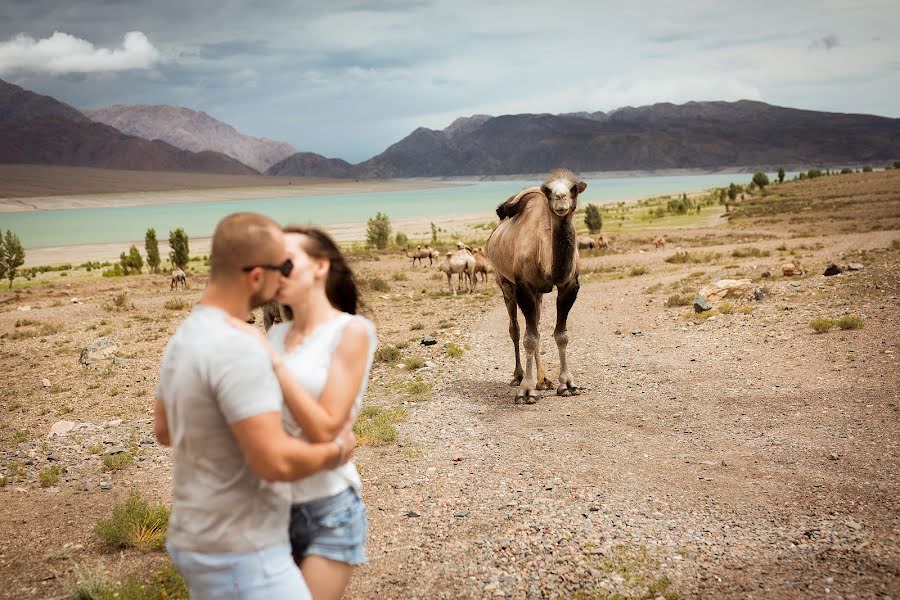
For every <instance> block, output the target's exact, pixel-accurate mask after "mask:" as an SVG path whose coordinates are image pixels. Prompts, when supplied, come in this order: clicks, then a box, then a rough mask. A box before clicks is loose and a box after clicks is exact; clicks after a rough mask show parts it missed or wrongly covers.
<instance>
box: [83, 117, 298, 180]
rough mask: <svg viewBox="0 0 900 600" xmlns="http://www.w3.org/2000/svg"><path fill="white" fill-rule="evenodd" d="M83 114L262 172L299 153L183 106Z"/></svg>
mask: <svg viewBox="0 0 900 600" xmlns="http://www.w3.org/2000/svg"><path fill="white" fill-rule="evenodd" d="M82 112H83V113H84V114H85V115H87V116H88V117H89V118H91V119H92V120H94V121H97V122H99V123H106V124H107V125H111V126H112V127H115V128H116V129H118V130H119V131H121V132H122V133H127V134H129V135H136V136H138V137H142V138H145V139H148V140H162V141H164V142H168V143H169V144H172V145H173V146H175V147H177V148H181V149H182V150H190V151H191V152H202V151H204V150H212V151H214V152H221V153H222V154H227V155H228V156H230V157H232V158H235V159H237V160H239V161H241V162H242V163H244V164H245V165H249V166H251V167H253V168H254V169H256V170H257V171H260V172H262V171H265V170H266V169H268V168H269V167H271V166H272V165H273V164H275V163H277V162H279V161H280V160H282V159H284V158H287V157H288V156H291V155H293V154H295V153H296V152H297V150H296V148H294V147H293V146H291V145H290V144H288V143H286V142H279V141H277V140H270V139H266V138H256V137H251V136H249V135H244V134H242V133H240V132H239V131H238V130H237V129H235V128H234V127H232V126H231V125H228V124H227V123H223V122H222V121H219V120H217V119H214V118H212V117H210V116H209V115H208V114H206V113H205V112H199V111H196V110H191V109H189V108H184V107H182V106H168V105H142V104H138V105H126V104H116V105H113V106H108V107H106V108H101V109H97V110H88V109H85V110H82Z"/></svg>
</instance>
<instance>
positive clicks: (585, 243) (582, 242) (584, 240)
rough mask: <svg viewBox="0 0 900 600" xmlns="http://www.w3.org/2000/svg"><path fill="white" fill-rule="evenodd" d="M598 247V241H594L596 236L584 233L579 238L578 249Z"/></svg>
mask: <svg viewBox="0 0 900 600" xmlns="http://www.w3.org/2000/svg"><path fill="white" fill-rule="evenodd" d="M596 247H597V242H596V241H594V238H589V237H587V236H586V235H582V236H580V237H579V238H578V249H579V250H593V249H594V248H596Z"/></svg>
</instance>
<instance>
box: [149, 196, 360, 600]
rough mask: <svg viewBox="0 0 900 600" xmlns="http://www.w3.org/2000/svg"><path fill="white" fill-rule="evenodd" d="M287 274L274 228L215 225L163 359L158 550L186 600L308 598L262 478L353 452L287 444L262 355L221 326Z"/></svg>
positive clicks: (346, 445)
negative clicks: (162, 549) (164, 479)
mask: <svg viewBox="0 0 900 600" xmlns="http://www.w3.org/2000/svg"><path fill="white" fill-rule="evenodd" d="M292 267H293V265H292V263H291V261H290V259H289V258H287V253H286V251H285V248H284V239H283V235H282V233H281V229H280V228H279V227H278V225H277V224H276V223H274V222H273V221H271V220H270V219H268V218H266V217H263V216H262V215H256V214H252V213H238V214H233V215H230V216H228V217H225V218H224V219H222V221H221V222H219V224H218V226H217V227H216V231H215V233H214V234H213V241H212V250H211V253H210V258H209V284H208V285H207V287H206V290H205V291H204V293H203V297H202V299H201V301H200V304H199V305H198V306H197V307H196V308H195V309H194V310H193V311H192V312H191V314H190V316H188V318H187V319H185V321H184V323H182V324H181V326H180V327H179V328H178V331H176V332H175V335H174V336H172V339H171V340H170V341H169V344H168V345H167V346H166V350H165V352H164V354H163V360H162V365H161V367H160V374H159V386H158V387H157V394H156V406H155V430H156V437H157V439H158V440H159V442H160V443H161V444H164V445H171V446H172V454H173V462H174V471H175V474H174V484H173V496H174V499H173V506H172V515H171V517H170V519H169V531H168V539H167V543H166V548H167V549H168V551H169V553H170V554H171V555H172V559H173V560H174V562H175V565H176V566H177V567H178V569H179V570H180V571H181V573H182V574H183V575H184V577H185V580H186V581H187V583H188V587H189V588H190V596H191V598H192V599H193V600H204V599H207V598H208V599H216V600H220V599H236V600H237V599H241V600H243V599H251V598H253V599H256V598H272V599H279V600H280V599H281V598H285V599H287V598H290V599H291V600H296V599H298V598H309V597H310V596H309V591H308V589H307V587H306V584H305V583H304V581H303V578H302V576H301V574H300V571H299V569H298V568H297V566H296V565H295V564H294V561H293V559H292V557H291V547H290V544H289V542H288V519H289V513H290V497H289V496H288V495H287V494H286V493H283V492H282V491H281V488H280V486H279V485H278V484H272V483H269V482H272V481H291V480H294V479H299V478H301V477H305V476H306V475H309V474H311V473H314V472H316V471H318V470H321V469H323V468H333V467H335V466H337V465H339V464H342V463H343V462H346V461H347V460H349V458H350V455H351V454H352V451H353V448H354V446H355V440H354V439H353V434H352V433H351V432H349V430H348V431H345V432H344V433H343V434H342V435H341V436H339V437H338V438H337V439H336V440H335V441H334V442H328V443H325V444H310V443H307V442H304V441H301V440H299V439H296V438H293V437H290V436H289V435H288V434H287V433H286V432H285V431H284V428H283V426H282V422H281V405H282V402H283V400H282V396H281V388H280V386H279V384H278V379H277V378H276V377H275V374H274V373H273V371H272V366H271V361H270V359H269V356H268V354H267V352H266V350H265V349H264V348H263V346H262V345H261V344H260V343H259V342H258V341H257V340H254V339H253V337H252V335H251V334H250V333H248V332H245V331H240V330H239V329H238V328H236V327H232V326H231V325H229V324H228V319H229V317H235V318H237V319H241V320H242V319H244V318H245V317H246V316H247V313H248V312H249V311H250V310H251V309H252V308H254V307H257V306H261V305H263V304H265V303H266V302H269V301H270V300H272V299H273V298H274V297H275V294H276V293H277V291H278V288H279V286H280V284H281V278H282V276H287V275H288V274H289V273H290V271H291V269H292Z"/></svg>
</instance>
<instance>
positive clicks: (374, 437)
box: [353, 406, 406, 446]
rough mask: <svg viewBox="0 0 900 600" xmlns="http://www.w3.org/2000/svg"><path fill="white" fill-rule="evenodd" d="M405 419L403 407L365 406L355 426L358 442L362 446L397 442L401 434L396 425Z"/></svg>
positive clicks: (354, 430) (354, 431)
mask: <svg viewBox="0 0 900 600" xmlns="http://www.w3.org/2000/svg"><path fill="white" fill-rule="evenodd" d="M405 418H406V411H404V410H403V407H402V406H396V407H394V408H382V407H380V406H364V407H363V409H362V412H361V413H360V415H359V418H358V419H356V423H354V425H353V433H354V434H355V435H356V441H357V442H358V443H359V444H360V445H362V446H366V445H368V446H383V445H384V444H390V443H391V442H396V441H397V438H398V437H399V434H398V433H397V428H396V427H394V425H395V424H397V423H399V422H401V421H402V420H403V419H405Z"/></svg>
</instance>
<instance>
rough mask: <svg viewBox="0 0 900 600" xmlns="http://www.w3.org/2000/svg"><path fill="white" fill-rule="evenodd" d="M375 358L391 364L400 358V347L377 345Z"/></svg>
mask: <svg viewBox="0 0 900 600" xmlns="http://www.w3.org/2000/svg"><path fill="white" fill-rule="evenodd" d="M375 360H377V361H380V362H383V363H391V364H393V363H395V362H397V361H398V360H400V348H398V347H397V346H391V345H385V346H379V347H378V349H377V350H376V351H375Z"/></svg>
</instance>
